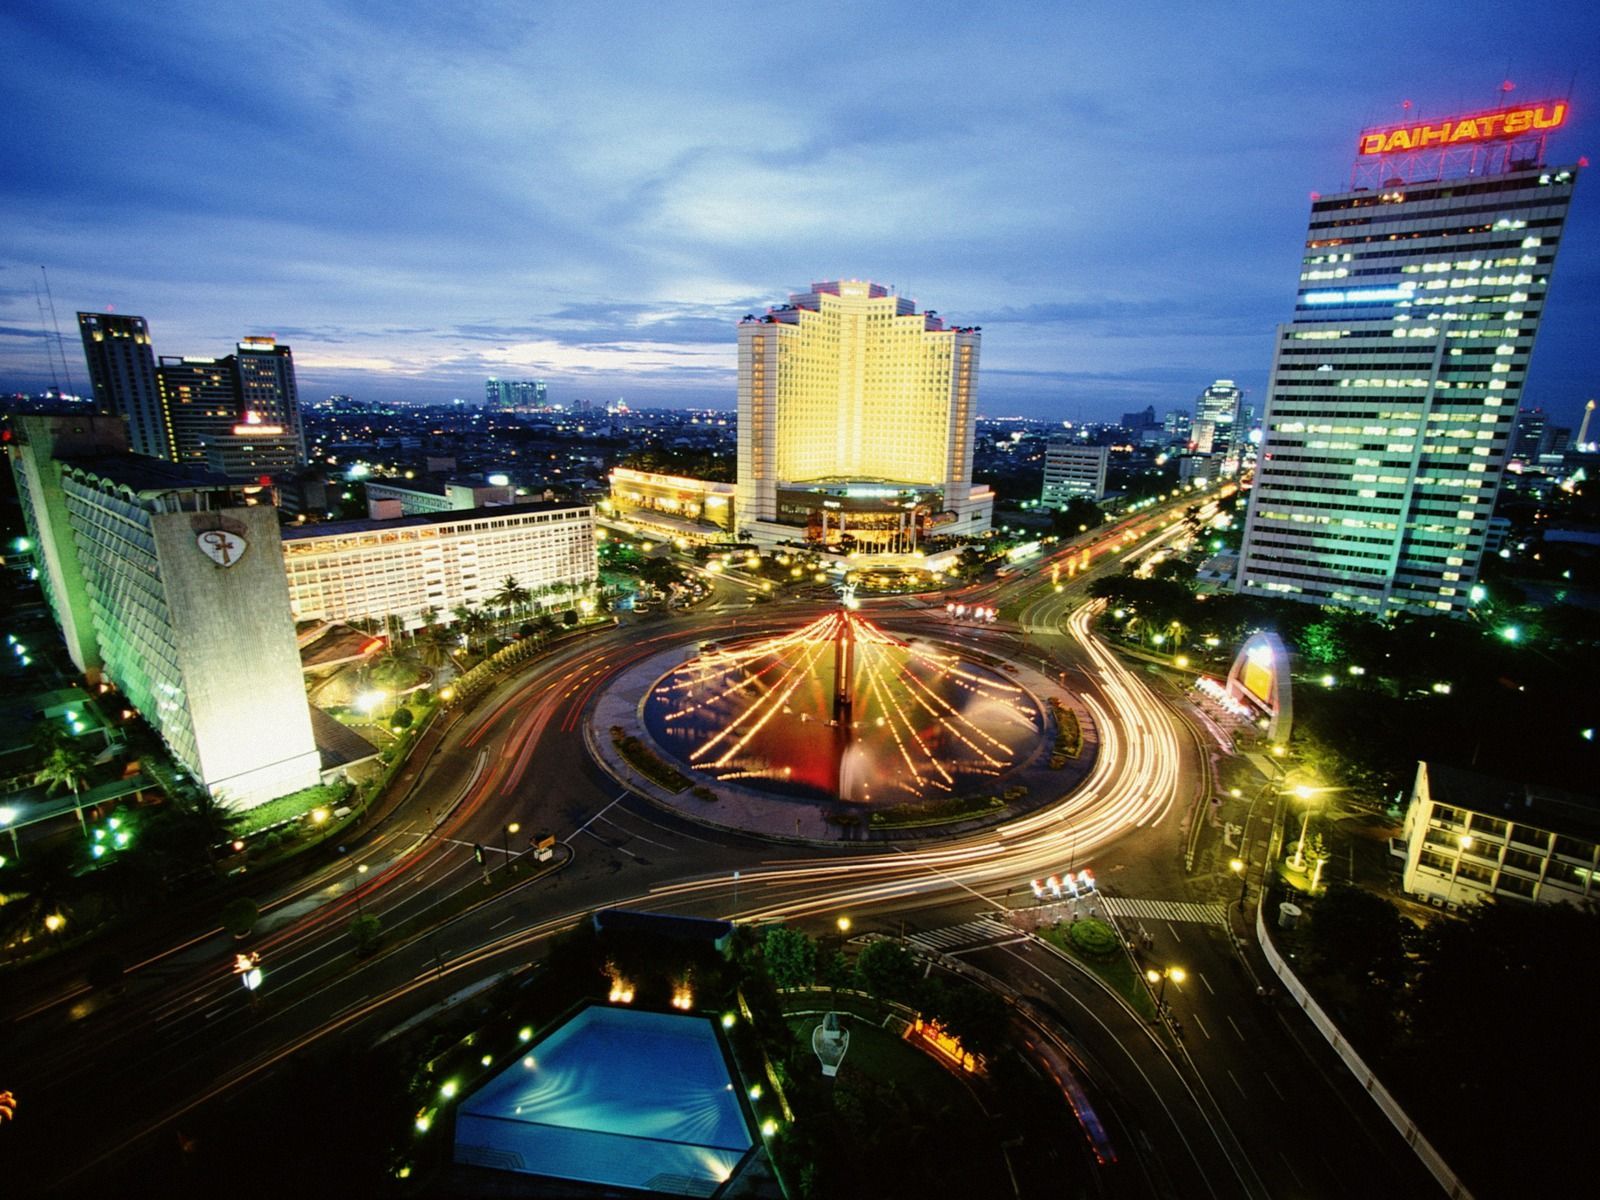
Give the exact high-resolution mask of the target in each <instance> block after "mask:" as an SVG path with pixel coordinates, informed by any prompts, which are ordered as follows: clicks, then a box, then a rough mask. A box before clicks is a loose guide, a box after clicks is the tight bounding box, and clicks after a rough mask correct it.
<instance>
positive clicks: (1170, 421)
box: [1161, 408, 1194, 446]
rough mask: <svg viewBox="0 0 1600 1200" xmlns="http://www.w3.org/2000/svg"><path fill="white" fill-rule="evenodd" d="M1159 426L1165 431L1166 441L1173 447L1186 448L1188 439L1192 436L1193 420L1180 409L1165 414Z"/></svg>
mask: <svg viewBox="0 0 1600 1200" xmlns="http://www.w3.org/2000/svg"><path fill="white" fill-rule="evenodd" d="M1161 425H1162V428H1163V429H1164V430H1166V434H1167V441H1169V442H1171V443H1172V444H1173V445H1175V446H1187V445H1188V444H1189V438H1190V437H1191V436H1193V434H1194V418H1193V417H1191V416H1190V415H1189V414H1188V413H1187V412H1185V411H1184V410H1183V409H1181V408H1175V409H1173V410H1172V411H1170V412H1169V413H1167V416H1166V419H1165V420H1164V421H1162V423H1161Z"/></svg>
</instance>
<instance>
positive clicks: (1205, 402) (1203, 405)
mask: <svg viewBox="0 0 1600 1200" xmlns="http://www.w3.org/2000/svg"><path fill="white" fill-rule="evenodd" d="M1243 399H1244V391H1243V390H1242V389H1240V388H1238V387H1235V386H1234V383H1233V380H1231V379H1219V380H1217V381H1216V382H1215V383H1213V384H1212V385H1211V386H1210V387H1208V388H1206V390H1205V391H1203V392H1201V393H1200V395H1199V396H1198V397H1196V398H1195V402H1194V423H1195V424H1196V425H1201V424H1205V425H1209V426H1210V427H1211V445H1210V447H1209V448H1207V449H1206V450H1205V451H1204V452H1205V453H1207V454H1222V455H1226V454H1229V453H1231V452H1233V451H1235V450H1237V449H1238V443H1239V437H1240V430H1239V420H1240V412H1239V406H1240V402H1241V401H1242V400H1243Z"/></svg>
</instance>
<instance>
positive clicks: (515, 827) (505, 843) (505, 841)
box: [500, 821, 522, 867]
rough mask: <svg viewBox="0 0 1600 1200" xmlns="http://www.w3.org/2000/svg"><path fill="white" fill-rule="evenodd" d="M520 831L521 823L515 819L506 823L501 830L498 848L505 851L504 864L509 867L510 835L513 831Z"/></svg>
mask: <svg viewBox="0 0 1600 1200" xmlns="http://www.w3.org/2000/svg"><path fill="white" fill-rule="evenodd" d="M521 832H522V825H521V824H520V823H519V822H517V821H513V822H511V824H509V825H507V826H506V827H505V828H504V829H503V830H502V831H501V835H500V848H501V849H502V850H503V851H505V856H506V866H507V867H509V866H510V865H511V835H512V834H513V833H521Z"/></svg>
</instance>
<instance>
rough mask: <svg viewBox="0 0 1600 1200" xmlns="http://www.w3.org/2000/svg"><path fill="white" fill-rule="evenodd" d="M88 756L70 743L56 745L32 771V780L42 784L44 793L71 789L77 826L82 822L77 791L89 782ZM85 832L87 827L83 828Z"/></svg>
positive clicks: (82, 825) (80, 790) (81, 806)
mask: <svg viewBox="0 0 1600 1200" xmlns="http://www.w3.org/2000/svg"><path fill="white" fill-rule="evenodd" d="M89 767H90V760H89V756H88V755H87V754H85V753H84V752H83V751H82V750H79V749H78V748H77V746H75V745H72V744H71V743H66V744H63V745H58V746H56V747H54V748H53V749H52V750H51V751H50V752H49V753H48V754H46V755H45V759H44V762H43V763H42V764H41V765H40V767H39V769H38V770H37V771H35V772H34V775H33V782H34V783H36V784H43V785H44V790H45V795H47V796H50V795H54V794H55V793H56V792H57V791H59V790H61V789H62V788H70V789H71V790H72V809H73V811H74V812H76V813H77V814H78V826H79V827H80V828H85V827H84V824H83V805H82V804H80V803H79V802H78V801H79V798H80V797H79V793H80V792H82V791H83V786H84V784H86V783H88V782H89ZM85 832H87V829H85Z"/></svg>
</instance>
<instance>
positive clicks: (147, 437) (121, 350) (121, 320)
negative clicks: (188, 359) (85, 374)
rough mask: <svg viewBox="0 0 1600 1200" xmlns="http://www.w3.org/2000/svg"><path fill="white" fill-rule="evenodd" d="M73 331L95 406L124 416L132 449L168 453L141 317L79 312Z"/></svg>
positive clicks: (152, 355) (147, 330) (162, 455)
mask: <svg viewBox="0 0 1600 1200" xmlns="http://www.w3.org/2000/svg"><path fill="white" fill-rule="evenodd" d="M78 333H79V335H80V336H81V337H82V338H83V357H84V361H85V362H87V363H88V366H89V384H90V387H91V388H92V389H93V391H94V402H95V407H96V409H98V410H99V411H100V412H102V413H110V414H115V415H117V416H119V417H121V418H123V420H125V421H127V423H128V438H129V440H130V442H131V444H132V447H133V449H134V450H135V451H137V452H138V453H140V454H149V455H153V456H155V457H157V458H168V457H170V456H171V443H170V441H169V438H168V434H167V422H166V417H165V416H164V415H163V413H162V410H161V399H160V396H159V394H158V393H157V390H156V364H155V351H154V350H153V349H152V348H151V345H150V327H149V326H148V325H146V324H145V320H144V318H143V317H135V316H127V315H124V314H121V313H91V312H81V313H79V314H78Z"/></svg>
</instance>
